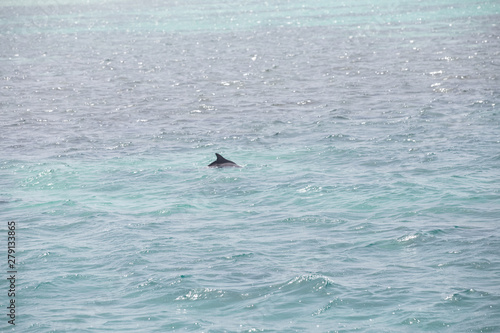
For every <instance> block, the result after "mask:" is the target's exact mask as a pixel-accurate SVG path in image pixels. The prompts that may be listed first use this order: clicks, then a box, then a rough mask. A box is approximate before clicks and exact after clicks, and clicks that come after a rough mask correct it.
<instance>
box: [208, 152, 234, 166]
mask: <svg viewBox="0 0 500 333" xmlns="http://www.w3.org/2000/svg"><path fill="white" fill-rule="evenodd" d="M215 156H217V160H215V161H213V162H212V163H210V164H209V165H208V167H209V168H226V167H233V168H241V167H240V166H239V165H238V164H236V163H234V162H233V161H230V160H226V159H225V158H224V157H222V155H220V154H217V153H215Z"/></svg>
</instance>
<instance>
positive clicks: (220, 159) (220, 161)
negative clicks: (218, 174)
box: [215, 153, 231, 163]
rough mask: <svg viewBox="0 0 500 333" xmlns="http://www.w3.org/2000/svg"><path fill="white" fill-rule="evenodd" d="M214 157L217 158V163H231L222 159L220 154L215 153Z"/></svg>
mask: <svg viewBox="0 0 500 333" xmlns="http://www.w3.org/2000/svg"><path fill="white" fill-rule="evenodd" d="M215 156H217V161H216V162H217V163H228V162H231V161H229V160H226V159H225V158H224V157H222V155H221V154H217V153H215Z"/></svg>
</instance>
